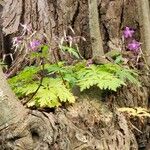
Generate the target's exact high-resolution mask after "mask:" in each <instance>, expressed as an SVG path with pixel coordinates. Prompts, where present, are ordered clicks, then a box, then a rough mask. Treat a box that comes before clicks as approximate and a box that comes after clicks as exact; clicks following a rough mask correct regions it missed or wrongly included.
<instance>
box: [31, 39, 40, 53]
mask: <svg viewBox="0 0 150 150" xmlns="http://www.w3.org/2000/svg"><path fill="white" fill-rule="evenodd" d="M39 46H41V42H40V41H39V40H33V41H32V42H30V45H29V47H30V48H31V49H32V50H33V51H36V50H37V49H38V48H39Z"/></svg>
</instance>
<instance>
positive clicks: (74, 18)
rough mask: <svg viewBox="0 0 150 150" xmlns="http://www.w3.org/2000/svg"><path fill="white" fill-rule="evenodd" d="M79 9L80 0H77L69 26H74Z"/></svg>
mask: <svg viewBox="0 0 150 150" xmlns="http://www.w3.org/2000/svg"><path fill="white" fill-rule="evenodd" d="M79 11H80V2H78V4H77V8H76V10H75V13H74V15H73V18H72V20H71V27H72V28H74V24H75V21H76V18H77V16H78V15H79Z"/></svg>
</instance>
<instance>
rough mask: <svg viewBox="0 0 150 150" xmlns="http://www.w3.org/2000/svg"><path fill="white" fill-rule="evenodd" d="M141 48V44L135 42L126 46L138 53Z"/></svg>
mask: <svg viewBox="0 0 150 150" xmlns="http://www.w3.org/2000/svg"><path fill="white" fill-rule="evenodd" d="M140 47H141V44H140V43H139V42H137V41H136V40H132V42H131V43H129V44H128V46H127V48H128V49H129V50H131V51H133V52H138V51H139V49H140Z"/></svg>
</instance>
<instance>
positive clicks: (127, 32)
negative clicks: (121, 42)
mask: <svg viewBox="0 0 150 150" xmlns="http://www.w3.org/2000/svg"><path fill="white" fill-rule="evenodd" d="M133 33H134V30H132V29H130V28H129V27H125V29H124V31H123V36H124V37H125V38H130V37H132V36H133Z"/></svg>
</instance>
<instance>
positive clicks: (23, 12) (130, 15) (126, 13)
mask: <svg viewBox="0 0 150 150" xmlns="http://www.w3.org/2000/svg"><path fill="white" fill-rule="evenodd" d="M97 2H98V13H99V18H98V19H97V20H99V29H101V37H102V41H103V48H104V51H105V52H107V51H110V50H121V48H122V40H121V35H122V29H123V27H124V26H131V27H133V28H135V29H137V31H138V32H140V31H139V17H138V15H137V5H136V0H115V1H111V0H98V1H97ZM89 10H90V7H89V5H88V1H85V0H59V1H58V0H55V1H48V0H26V1H24V0H20V1H18V0H11V1H10V0H5V3H4V9H3V14H2V18H3V32H4V34H5V37H4V39H5V42H4V44H5V45H7V44H8V43H11V41H9V39H11V38H12V37H13V36H15V35H18V34H19V32H20V28H19V24H20V23H22V24H30V25H31V26H32V28H33V29H35V30H40V31H42V32H44V33H45V34H46V35H47V36H48V37H49V39H50V41H51V47H52V49H53V51H55V53H56V54H57V57H58V58H59V59H65V58H64V57H63V55H61V53H59V52H58V47H57V42H56V41H55V40H54V39H55V38H56V37H58V38H61V37H62V36H63V34H64V30H65V31H66V33H68V34H69V30H68V26H71V27H72V28H73V30H74V31H75V33H76V35H78V36H82V37H85V38H86V41H80V44H79V48H80V51H81V53H82V56H83V57H85V58H91V55H92V51H91V50H92V45H91V39H90V37H91V31H90V30H91V29H90V28H91V27H90V25H89V22H90V21H89V15H88V12H89ZM92 30H93V29H92ZM98 34H100V33H98ZM3 36H4V35H3ZM137 38H138V39H140V34H137ZM85 45H86V46H85ZM4 47H5V48H6V46H4ZM4 51H5V52H6V49H4ZM8 51H9V52H11V51H12V50H11V49H10V47H7V53H8ZM5 52H4V53H5ZM17 59H18V58H17ZM18 62H20V63H21V64H22V62H23V60H22V59H19V61H18ZM17 68H18V66H17ZM0 79H1V85H0V91H1V92H0V104H1V105H0V149H2V150H3V149H19V150H21V149H22V150H23V149H26V150H30V149H31V150H32V149H35V150H96V149H97V150H129V149H130V150H138V149H140V147H146V144H147V143H148V140H149V137H144V136H145V134H141V133H140V134H139V132H137V130H136V132H135V131H134V130H131V128H130V126H129V124H128V122H127V120H126V118H125V116H124V115H123V114H121V113H120V112H118V111H117V110H116V109H113V108H114V105H115V104H116V105H117V106H121V107H123V106H129V107H131V106H143V107H146V108H148V107H149V101H148V100H149V87H150V85H149V83H148V81H149V78H148V77H147V76H145V75H143V76H142V78H141V80H142V82H143V87H142V88H135V87H133V86H132V85H131V86H130V87H129V88H130V89H128V88H124V89H121V90H120V91H118V92H117V93H116V94H115V96H114V95H111V96H110V97H109V100H108V101H107V98H106V101H104V102H102V101H101V100H100V97H101V95H100V94H99V93H100V92H99V90H98V89H90V91H89V90H88V91H86V92H84V93H82V94H81V95H79V94H78V93H79V92H78V91H77V92H75V94H76V95H77V96H78V99H77V102H76V103H75V104H73V105H72V106H68V107H67V108H66V109H63V108H62V109H61V108H57V109H56V110H55V111H54V112H44V111H38V110H29V109H27V108H24V107H23V106H22V105H21V104H20V102H18V101H17V100H16V98H15V97H14V95H13V94H12V92H11V90H10V89H9V88H8V89H7V87H8V85H6V80H5V78H4V75H3V74H2V71H1V72H0ZM112 100H113V102H114V103H113V104H111V105H112V107H113V108H111V107H110V106H109V103H110V102H112ZM1 114H2V115H1ZM138 121H139V120H138V119H137V122H138ZM147 122H148V119H147V118H146V119H145V120H144V121H143V124H142V125H141V126H140V129H141V130H142V131H143V132H145V131H146V130H147V135H148V133H149V132H150V131H149V130H148V128H149V126H148V125H147ZM135 126H137V127H138V125H136V123H135ZM134 133H135V134H134ZM147 135H146V136H147ZM135 137H138V138H139V137H143V139H142V140H143V141H142V140H136V138H135ZM144 140H145V141H144ZM137 142H138V143H137ZM141 142H143V143H142V144H141ZM138 144H139V145H138ZM141 145H142V146H141Z"/></svg>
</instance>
